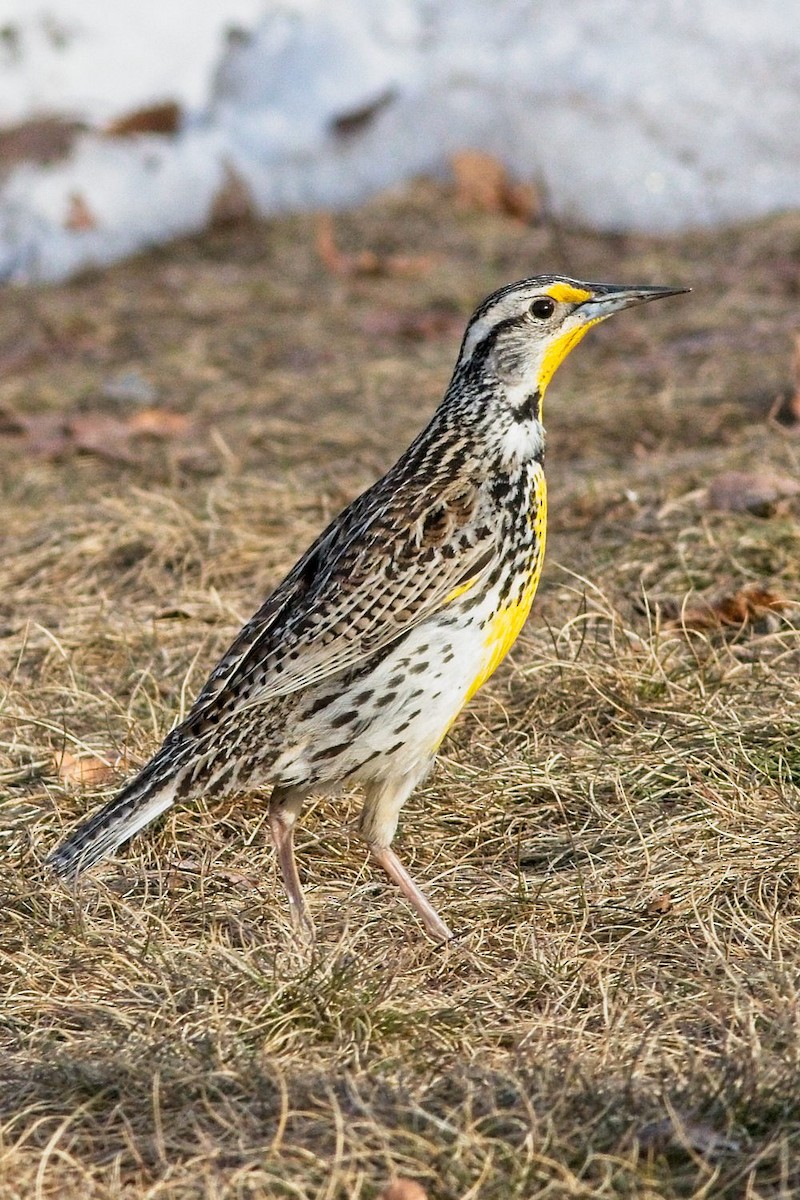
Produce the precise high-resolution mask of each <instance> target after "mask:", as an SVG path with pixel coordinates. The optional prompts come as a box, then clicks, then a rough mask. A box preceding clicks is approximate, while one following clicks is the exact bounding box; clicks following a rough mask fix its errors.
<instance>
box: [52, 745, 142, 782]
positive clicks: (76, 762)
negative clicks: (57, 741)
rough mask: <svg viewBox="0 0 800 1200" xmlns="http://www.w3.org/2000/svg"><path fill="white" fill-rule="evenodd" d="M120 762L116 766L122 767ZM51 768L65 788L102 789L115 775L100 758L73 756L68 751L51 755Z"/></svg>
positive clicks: (114, 770)
mask: <svg viewBox="0 0 800 1200" xmlns="http://www.w3.org/2000/svg"><path fill="white" fill-rule="evenodd" d="M123 765H124V764H123V762H122V760H120V761H119V764H118V766H123ZM53 766H54V768H55V772H56V774H57V775H58V777H59V779H60V780H61V782H62V783H63V784H65V785H66V786H67V787H83V788H88V787H102V785H103V784H104V783H107V782H108V781H109V780H110V779H113V778H114V777H115V775H116V773H117V768H115V767H111V766H109V765H108V763H105V762H103V760H102V759H100V758H95V757H94V755H91V754H83V755H81V754H73V753H72V752H71V751H70V750H59V751H57V752H56V753H55V754H54V755H53Z"/></svg>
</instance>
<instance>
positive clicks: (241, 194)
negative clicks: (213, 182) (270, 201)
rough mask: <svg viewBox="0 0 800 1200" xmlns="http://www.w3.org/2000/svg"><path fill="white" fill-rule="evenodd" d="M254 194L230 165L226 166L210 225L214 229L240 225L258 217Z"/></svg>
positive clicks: (211, 210) (210, 211)
mask: <svg viewBox="0 0 800 1200" xmlns="http://www.w3.org/2000/svg"><path fill="white" fill-rule="evenodd" d="M256 211H257V210H256V205H255V201H254V199H253V193H252V192H251V191H250V188H249V187H248V186H247V184H246V182H245V181H244V179H243V178H242V176H241V175H240V174H239V173H238V171H235V170H234V168H233V167H232V166H231V165H230V163H226V164H225V178H224V179H223V181H222V183H221V184H220V186H219V189H218V191H217V192H216V194H215V195H214V198H213V200H212V201H211V208H210V210H209V214H208V223H209V225H210V226H211V228H212V229H224V228H225V227H226V226H228V225H238V224H239V223H240V222H241V221H250V220H252V219H253V217H255V216H256Z"/></svg>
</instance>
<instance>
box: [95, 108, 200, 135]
mask: <svg viewBox="0 0 800 1200" xmlns="http://www.w3.org/2000/svg"><path fill="white" fill-rule="evenodd" d="M180 123H181V107H180V105H179V104H178V103H177V102H176V101H175V100H165V101H163V103H161V104H149V105H147V106H146V107H144V108H136V109H134V110H133V111H132V112H129V113H125V114H124V115H123V116H121V117H116V118H115V119H114V120H113V121H109V123H108V125H106V127H105V129H104V130H103V133H104V134H105V136H106V137H130V136H131V135H132V134H136V133H160V134H171V133H177V132H178V128H179V126H180Z"/></svg>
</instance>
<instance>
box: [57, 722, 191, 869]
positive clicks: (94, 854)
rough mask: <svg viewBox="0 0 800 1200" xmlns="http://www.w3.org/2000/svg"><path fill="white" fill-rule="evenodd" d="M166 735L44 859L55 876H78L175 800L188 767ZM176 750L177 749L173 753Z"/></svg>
mask: <svg viewBox="0 0 800 1200" xmlns="http://www.w3.org/2000/svg"><path fill="white" fill-rule="evenodd" d="M182 749H183V750H185V749H188V747H186V746H185V745H184V746H183V747H176V745H175V741H174V740H173V739H172V737H168V738H167V740H166V742H165V743H164V745H163V746H162V747H161V749H160V750H159V751H158V752H157V753H156V754H155V755H154V756H153V758H151V759H150V761H149V762H148V763H147V764H146V765H145V766H144V767H142V769H141V771H140V772H139V774H138V775H135V776H134V778H133V779H131V780H130V781H129V782H128V783H126V784H125V787H124V788H123V789H122V791H120V792H118V793H117V795H116V796H115V797H114V799H113V800H110V801H109V802H108V804H107V805H106V806H105V808H101V809H100V812H98V813H95V815H94V816H93V817H90V818H89V820H88V821H84V822H83V824H82V825H79V826H78V828H77V829H76V830H74V832H73V833H71V834H70V835H69V837H68V838H67V839H66V841H63V842H62V843H61V845H60V846H57V847H56V849H55V850H53V851H52V853H51V854H50V855H49V856H48V858H47V865H48V866H50V867H52V869H53V870H54V871H55V872H56V874H57V875H78V874H80V872H81V871H85V870H86V868H87V867H91V866H93V865H94V864H95V863H97V862H100V860H101V859H103V858H105V857H106V856H107V855H109V854H112V853H113V852H114V850H116V848H117V846H120V845H121V844H122V843H123V842H126V841H127V840H128V838H131V837H133V835H134V834H135V833H138V832H139V830H140V829H143V828H144V826H145V825H149V823H150V822H151V821H153V820H155V818H156V817H158V816H160V815H161V813H163V812H166V810H167V809H168V808H171V807H172V805H173V804H174V803H175V799H176V796H177V793H178V789H179V787H180V784H181V783H182V781H183V779H184V777H185V775H186V773H187V771H188V770H190V769H191V765H192V764H191V761H189V762H187V757H188V756H187V755H186V754H185V753H183V754H182V753H181V750H182ZM176 751H177V752H176Z"/></svg>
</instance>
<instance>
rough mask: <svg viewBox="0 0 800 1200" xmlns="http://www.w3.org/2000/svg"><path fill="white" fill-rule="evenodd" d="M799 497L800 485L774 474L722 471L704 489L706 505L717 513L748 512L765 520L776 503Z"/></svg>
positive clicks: (768, 472) (790, 479)
mask: <svg viewBox="0 0 800 1200" xmlns="http://www.w3.org/2000/svg"><path fill="white" fill-rule="evenodd" d="M797 495H800V483H798V481H797V480H796V479H792V478H791V476H789V475H780V474H778V472H776V471H752V472H751V471H725V472H724V473H723V474H722V475H717V477H716V478H715V479H712V480H711V482H710V483H709V485H708V487H707V488H706V497H705V498H706V505H707V507H708V508H715V509H719V510H720V511H721V512H749V513H753V515H754V516H758V517H768V516H771V515H772V514H773V513H774V512H776V511H777V508H778V505H779V502H780V501H781V500H785V499H787V498H788V497H789V496H797Z"/></svg>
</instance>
